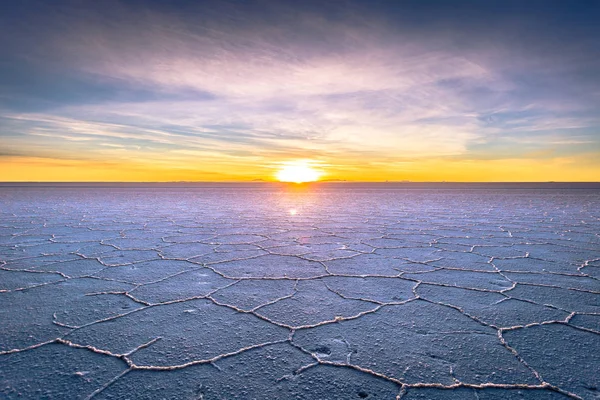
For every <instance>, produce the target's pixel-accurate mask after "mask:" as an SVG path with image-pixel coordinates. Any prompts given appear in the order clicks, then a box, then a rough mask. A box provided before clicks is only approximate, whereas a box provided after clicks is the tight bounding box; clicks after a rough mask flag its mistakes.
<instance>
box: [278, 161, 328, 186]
mask: <svg viewBox="0 0 600 400" xmlns="http://www.w3.org/2000/svg"><path fill="white" fill-rule="evenodd" d="M321 175H322V172H321V171H319V170H317V169H315V168H313V167H311V166H310V164H309V163H308V162H293V163H287V164H284V165H283V166H282V167H281V168H280V169H279V171H277V174H276V177H277V180H278V181H280V182H294V183H304V182H315V181H318V180H319V178H320V177H321Z"/></svg>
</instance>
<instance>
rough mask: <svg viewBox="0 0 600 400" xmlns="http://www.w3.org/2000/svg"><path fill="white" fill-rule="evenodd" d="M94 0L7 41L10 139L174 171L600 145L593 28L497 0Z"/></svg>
mask: <svg viewBox="0 0 600 400" xmlns="http://www.w3.org/2000/svg"><path fill="white" fill-rule="evenodd" d="M82 4H83V3H82ZM82 4H79V5H78V6H73V5H71V6H69V7H67V6H64V5H62V4H61V5H59V6H56V7H48V6H46V5H44V4H42V3H40V4H37V7H36V8H35V9H36V10H37V12H35V13H32V14H27V12H28V11H27V12H25V11H23V12H25V13H26V15H24V16H23V18H22V20H21V23H20V24H19V25H18V26H14V22H11V24H12V25H10V24H9V25H8V28H5V29H6V30H7V29H10V28H12V29H13V30H15V32H17V33H12V34H11V35H10V38H9V39H7V38H6V35H4V36H5V38H4V39H2V40H3V41H4V43H5V44H7V46H6V48H7V49H8V50H7V51H8V53H7V54H6V55H7V56H9V57H8V58H9V59H10V63H9V64H6V65H0V69H5V70H6V71H8V72H10V74H12V75H11V76H7V77H6V78H5V80H4V82H3V83H2V82H0V83H1V84H2V86H3V87H5V88H6V89H7V90H8V91H5V93H4V94H3V95H2V96H0V105H3V106H2V108H0V116H1V117H2V118H1V119H0V127H1V128H2V131H1V132H0V135H1V140H2V142H3V147H6V148H8V149H11V151H13V152H15V151H19V152H20V153H25V154H29V155H30V156H40V155H48V154H53V155H54V156H55V157H57V158H61V157H68V156H69V154H72V155H75V156H76V157H78V158H83V159H85V158H86V157H88V158H89V159H94V160H96V159H107V160H124V159H127V158H129V159H137V160H146V161H148V160H155V162H156V163H161V164H165V165H166V164H168V163H171V165H184V164H185V163H189V162H190V160H193V159H194V157H195V158H196V159H199V158H202V157H206V159H211V160H213V159H222V160H229V161H227V162H229V163H233V162H234V161H232V160H235V162H242V160H245V161H244V163H247V164H251V163H258V164H260V165H270V164H269V163H272V162H273V161H275V162H283V161H285V160H288V159H295V158H312V159H314V160H320V161H321V162H325V163H331V165H338V166H340V167H341V166H343V165H345V164H347V163H351V161H350V160H351V159H352V158H353V157H355V156H356V155H357V154H362V156H363V158H366V160H367V161H368V162H371V163H373V165H375V164H377V163H381V162H386V163H387V164H386V165H388V166H389V167H390V168H397V167H398V166H401V165H404V166H406V164H402V163H405V162H412V161H411V160H415V159H427V158H443V157H451V158H453V159H456V158H463V159H476V158H482V157H483V158H486V157H489V156H490V152H494V151H496V156H497V157H499V158H502V157H506V158H510V157H512V156H513V155H514V154H521V153H524V152H534V151H542V152H543V151H545V149H547V148H549V147H552V148H555V147H557V146H559V147H561V149H558V150H556V149H555V150H553V151H554V152H555V153H553V154H557V153H556V152H558V154H561V152H563V153H564V152H567V153H568V152H571V153H572V152H573V151H575V150H577V149H578V146H580V145H582V144H585V145H589V146H592V147H594V146H595V147H596V148H598V144H599V143H600V135H599V134H598V132H599V131H598V129H600V111H599V110H598V109H596V108H595V107H594V106H593V104H598V102H600V98H599V93H600V78H599V77H598V75H597V74H594V73H593V72H590V71H592V70H593V68H594V67H598V66H600V57H598V56H597V54H596V55H595V56H594V55H593V54H591V53H590V51H591V50H594V49H597V48H598V47H599V46H598V44H597V43H595V42H594V41H592V40H591V39H590V37H589V34H590V33H591V32H592V31H593V28H590V27H589V26H590V25H589V23H588V22H589V21H587V19H585V20H578V21H579V22H580V27H579V31H571V32H569V33H568V34H563V36H560V33H561V32H558V36H557V33H556V32H553V31H552V30H550V29H548V28H545V27H544V25H543V23H538V22H535V21H534V20H532V19H531V18H532V16H533V11H539V10H522V11H523V12H520V13H519V12H508V13H507V12H505V11H503V10H501V12H500V13H499V14H498V15H497V16H498V17H497V18H495V19H490V18H489V15H488V14H490V13H494V12H496V11H497V10H495V9H494V7H495V6H489V7H490V9H487V8H486V6H485V5H480V6H479V8H480V9H475V10H472V13H471V14H469V15H467V16H466V17H464V18H463V17H460V16H457V15H455V14H454V13H453V12H452V11H448V10H446V11H447V12H442V11H444V10H445V6H444V5H441V4H440V5H437V7H438V8H439V9H438V10H437V11H436V10H435V9H434V10H433V12H430V10H424V9H422V6H419V5H412V6H410V5H408V3H407V5H405V6H403V7H404V8H402V7H399V8H398V7H389V8H386V6H383V5H381V4H379V3H378V2H374V3H373V5H372V6H371V7H367V6H365V5H364V4H363V3H355V2H350V1H348V2H346V3H344V4H343V5H344V7H342V6H341V5H342V4H341V3H340V4H338V5H337V6H331V5H326V6H323V5H316V4H310V3H308V5H302V6H300V5H292V4H291V3H289V4H288V3H269V4H260V5H259V4H253V3H248V4H246V5H242V4H238V3H203V6H202V7H200V6H195V5H193V4H185V5H182V6H181V7H179V8H178V7H175V6H171V7H169V6H166V5H160V6H159V5H151V3H147V4H146V5H143V6H142V5H138V6H136V7H134V6H131V5H127V4H126V3H121V2H116V1H115V2H111V7H108V8H105V9H104V11H101V10H100V9H99V8H98V6H97V5H95V4H94V3H89V4H85V5H82ZM434 8H435V7H434ZM517 8H518V7H517ZM525 8H526V7H525ZM106 10H108V11H106ZM528 12H529V13H528ZM541 13H542V15H541V20H542V22H543V21H551V20H553V18H555V17H556V15H554V14H552V13H547V12H546V11H544V10H542V11H541ZM419 21H422V23H419ZM488 22H489V24H488ZM559 30H560V29H559ZM590 30H591V31H590ZM0 33H1V32H0ZM5 33H6V32H5ZM569 35H570V36H569ZM519 38H521V40H519ZM546 38H549V39H553V40H554V50H553V49H551V48H550V46H548V45H547V44H546V42H545V39H546ZM569 38H570V39H580V40H579V41H578V42H577V45H576V46H575V47H577V49H573V48H572V47H573V46H572V43H569V40H568V39H569ZM10 39H12V41H11V40H10ZM569 46H570V47H569ZM20 66H22V68H21V70H22V71H28V72H29V73H30V74H31V75H32V76H34V78H35V79H34V81H37V83H36V84H31V83H28V82H29V81H28V80H27V79H26V78H25V77H23V76H22V73H17V72H15V71H18V70H19V68H20ZM34 83H35V82H34ZM594 100H597V101H598V102H596V103H594ZM499 149H502V150H501V151H499ZM511 149H512V150H511ZM577 151H578V150H577ZM547 154H550V153H547Z"/></svg>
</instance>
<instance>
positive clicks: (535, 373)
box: [0, 184, 600, 399]
mask: <svg viewBox="0 0 600 400" xmlns="http://www.w3.org/2000/svg"><path fill="white" fill-rule="evenodd" d="M599 210H600V190H598V189H594V188H587V189H566V188H552V187H548V188H539V187H536V188H526V187H520V186H519V187H509V188H500V187H497V186H494V185H490V186H478V187H472V188H469V187H466V188H465V187H462V188H447V187H445V188H440V187H435V188H433V187H432V188H428V187H420V188H415V187H410V188H406V187H402V186H401V185H400V186H398V185H397V186H385V185H383V186H368V185H366V186H360V185H350V184H329V185H327V184H321V185H311V186H278V185H269V184H256V185H217V186H214V185H213V186H211V185H197V186H193V187H187V188H186V187H181V186H169V187H160V186H159V185H155V186H147V187H139V186H138V187H126V186H112V187H111V186H105V187H98V186H92V187H81V186H79V187H39V186H29V187H27V186H24V187H12V188H11V187H3V188H1V189H0V330H1V332H2V333H3V334H2V335H0V397H2V398H7V399H13V398H61V399H91V398H94V399H111V398H112V399H128V398H129V399H155V398H164V399H264V398H273V399H278V398H279V399H290V398H297V399H353V398H356V399H400V398H402V399H454V398H456V399H521V398H527V399H559V398H575V399H577V398H580V399H594V398H600V372H599V370H598V366H599V365H600V351H598V349H600V281H599V279H600V214H599Z"/></svg>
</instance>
